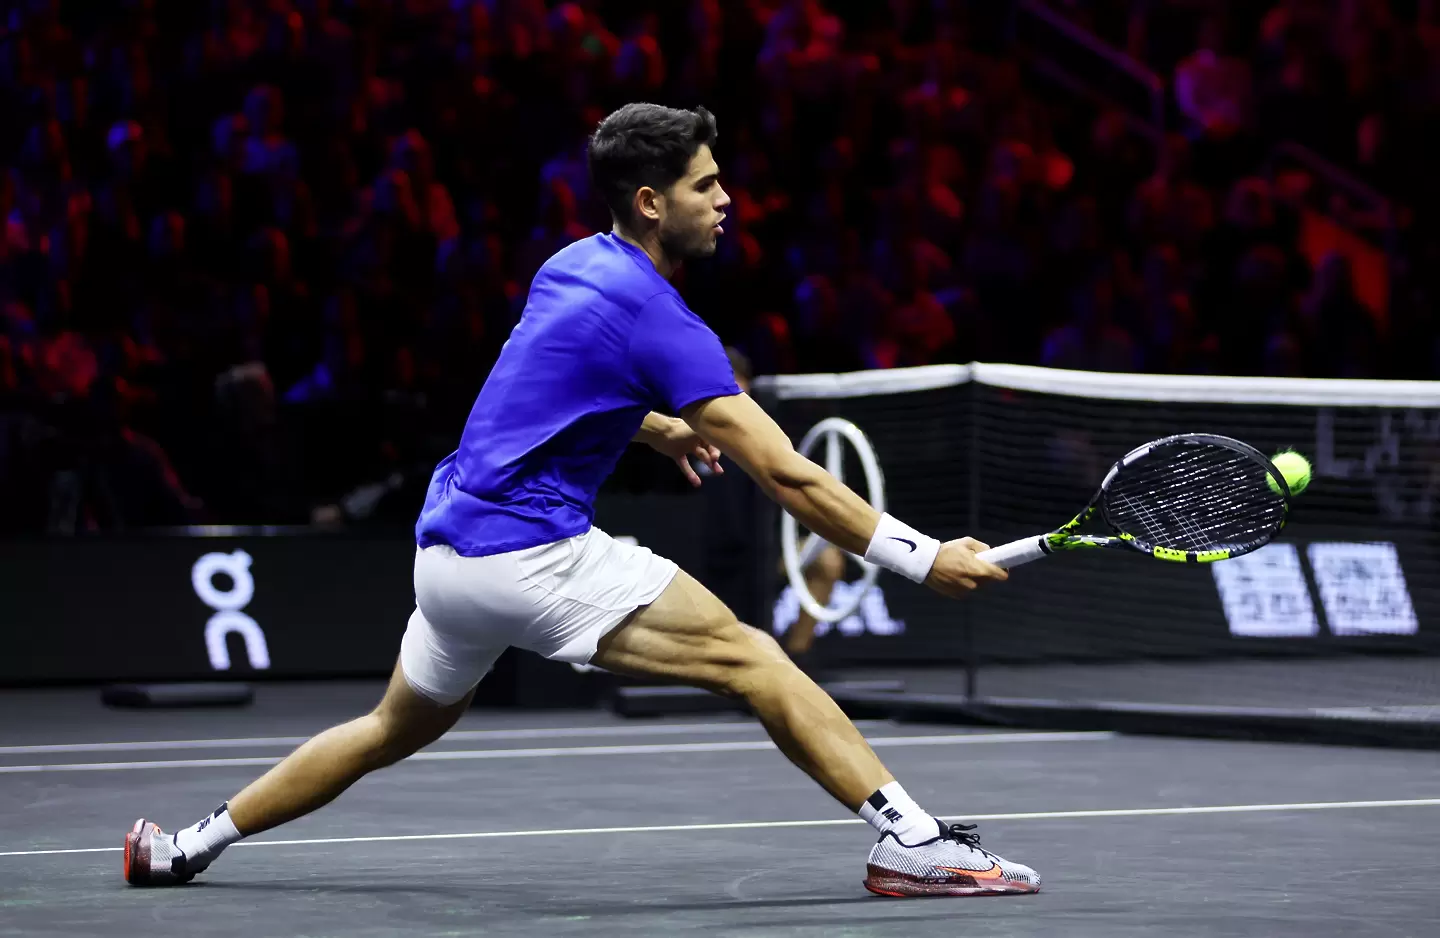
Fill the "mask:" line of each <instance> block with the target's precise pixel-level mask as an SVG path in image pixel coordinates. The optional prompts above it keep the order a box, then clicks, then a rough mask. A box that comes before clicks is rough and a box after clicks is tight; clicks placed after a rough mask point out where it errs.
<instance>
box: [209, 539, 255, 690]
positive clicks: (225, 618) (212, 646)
mask: <svg viewBox="0 0 1440 938" xmlns="http://www.w3.org/2000/svg"><path fill="white" fill-rule="evenodd" d="M217 573H223V574H225V575H226V576H228V577H229V578H230V589H228V590H221V589H220V588H219V587H217V586H216V585H215V575H216V574H217ZM190 584H191V585H192V586H193V587H195V595H196V596H198V597H200V601H201V602H202V603H204V604H205V605H207V606H209V607H210V608H211V609H213V610H215V614H214V615H212V616H211V617H210V621H209V622H206V623H205V650H206V652H207V653H208V654H209V655H210V667H212V668H214V669H215V670H216V671H228V670H230V649H229V647H228V646H227V645H226V644H225V639H226V638H227V637H228V636H229V635H230V634H231V633H234V634H237V635H239V636H240V637H241V638H242V639H243V640H244V642H245V656H246V657H247V658H249V659H250V667H252V668H254V669H256V670H257V671H263V670H265V669H266V668H269V667H270V648H269V646H268V645H267V644H266V643H265V631H264V630H263V629H262V628H260V624H259V623H258V622H256V621H255V620H254V619H252V618H251V617H250V616H249V615H248V614H246V613H245V612H244V611H243V610H244V609H245V607H246V606H248V605H249V604H250V600H252V599H254V598H255V577H253V576H252V575H251V574H250V555H249V554H247V553H245V551H243V550H237V551H235V552H234V553H232V554H222V553H211V554H206V555H204V556H203V557H201V558H200V559H199V560H197V561H195V566H193V567H191V568H190Z"/></svg>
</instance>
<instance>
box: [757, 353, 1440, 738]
mask: <svg viewBox="0 0 1440 938" xmlns="http://www.w3.org/2000/svg"><path fill="white" fill-rule="evenodd" d="M759 389H760V391H759V393H761V394H763V395H765V396H766V397H767V398H768V401H767V403H768V406H769V407H770V408H771V410H772V413H774V414H775V415H776V417H777V419H778V420H779V421H780V423H781V425H782V426H783V427H785V429H786V430H787V432H789V433H790V434H791V435H792V437H793V438H795V439H797V440H798V439H800V437H801V436H802V435H803V434H804V433H805V431H806V430H807V429H809V427H811V426H813V425H814V423H815V422H816V421H817V420H819V419H821V418H823V417H831V416H838V417H843V418H846V419H848V420H851V421H853V422H854V423H855V424H857V425H858V426H859V427H860V428H861V429H862V430H864V431H865V432H866V434H868V436H869V437H870V439H871V442H872V443H873V445H874V448H875V451H876V454H877V455H878V457H879V461H880V463H881V465H882V466H883V468H884V471H885V476H886V499H887V503H888V506H889V508H890V510H891V511H892V512H893V513H894V514H895V515H896V516H898V517H900V518H902V519H905V520H907V521H909V522H910V523H912V524H914V525H916V526H917V527H920V528H922V529H924V530H926V531H927V533H931V534H934V535H935V536H937V537H941V538H950V537H956V536H959V535H961V534H971V535H973V536H975V537H978V538H980V539H982V540H984V541H986V542H988V543H990V544H1000V543H1004V542H1006V541H1009V540H1012V539H1014V538H1017V537H1021V536H1024V535H1027V534H1036V533H1041V532H1044V531H1047V530H1050V529H1053V528H1054V527H1056V526H1057V525H1059V524H1060V523H1062V522H1064V521H1066V520H1068V519H1069V518H1070V517H1071V516H1073V515H1074V514H1075V512H1076V511H1078V510H1079V509H1080V508H1081V507H1082V506H1083V505H1084V504H1085V503H1086V501H1087V500H1088V499H1089V497H1090V496H1091V494H1092V493H1093V492H1094V490H1095V488H1096V487H1097V486H1098V485H1099V482H1100V480H1101V479H1102V478H1103V477H1104V475H1105V472H1106V470H1107V469H1108V468H1109V467H1110V465H1111V464H1112V463H1113V462H1114V461H1115V460H1117V459H1118V458H1119V457H1121V456H1122V455H1124V454H1125V453H1126V452H1128V451H1129V450H1130V449H1132V448H1134V447H1135V446H1138V445H1140V444H1141V443H1144V442H1146V441H1148V440H1151V439H1155V438H1157V437H1162V436H1168V435H1170V434H1173V433H1181V432H1208V433H1220V434H1224V435H1226V436H1232V437H1235V438H1237V439H1240V440H1243V441H1245V442H1247V443H1250V444H1251V445H1253V446H1255V447H1257V448H1258V449H1260V450H1261V451H1262V452H1266V453H1274V452H1276V451H1278V450H1280V449H1283V448H1291V447H1293V448H1295V449H1297V450H1299V451H1301V452H1302V453H1304V454H1305V455H1306V456H1308V457H1309V459H1310V460H1311V462H1312V464H1313V466H1314V470H1315V477H1314V480H1313V481H1312V483H1311V485H1310V487H1309V489H1308V490H1307V491H1306V492H1305V493H1304V494H1303V495H1301V496H1299V497H1297V498H1296V499H1295V503H1294V507H1293V511H1292V515H1291V523H1290V524H1289V525H1288V526H1287V528H1286V529H1285V531H1284V532H1283V533H1282V535H1281V536H1280V537H1279V538H1278V539H1277V540H1276V542H1275V543H1273V544H1271V545H1269V546H1267V547H1265V548H1263V549H1262V550H1260V551H1258V552H1256V553H1255V554H1252V555H1249V556H1247V557H1243V558H1238V559H1235V560H1229V561H1224V562H1221V563H1216V564H1208V565H1183V564H1171V563H1165V562H1160V561H1156V560H1154V559H1152V558H1148V557H1143V556H1140V555H1138V554H1136V555H1133V556H1131V555H1129V554H1116V553H1114V552H1094V553H1091V552H1077V553H1073V554H1066V555H1058V556H1056V557H1052V558H1050V559H1049V560H1047V561H1045V562H1042V563H1038V564H1033V565H1030V566H1028V567H1024V568H1020V569H1017V570H1015V571H1013V572H1012V574H1011V580H1010V582H1009V583H1007V584H1005V585H1003V586H997V587H993V588H990V589H987V590H983V591H981V592H979V593H977V594H976V595H975V596H974V597H973V598H972V599H971V600H968V601H965V602H962V603H953V602H949V601H946V600H943V599H941V598H939V597H938V596H935V595H933V594H930V593H928V591H925V590H923V589H922V588H920V587H916V586H913V585H912V584H909V583H907V582H905V581H904V580H902V579H900V578H898V577H894V576H890V575H885V576H882V577H881V579H880V581H879V583H878V584H877V585H878V587H879V588H880V589H881V590H882V591H883V592H884V595H885V600H886V607H887V608H888V610H889V613H890V617H891V619H892V620H894V622H895V623H898V624H900V625H903V627H892V628H889V629H886V630H881V631H882V632H883V634H875V633H872V632H861V633H860V634H850V635H837V636H836V637H834V638H829V639H825V640H823V646H822V647H823V648H824V652H825V654H824V657H825V658H826V659H827V660H829V661H832V662H835V663H844V664H874V663H875V662H878V661H886V662H926V663H930V664H943V665H949V666H952V667H958V668H962V669H964V668H970V669H976V668H978V684H976V685H974V686H977V687H978V690H979V693H981V694H983V695H985V696H987V697H997V696H998V697H1005V698H1025V699H1036V698H1046V699H1050V698H1066V699H1079V698H1084V699H1087V700H1109V701H1120V702H1130V703H1139V702H1145V703H1153V704H1157V705H1166V706H1175V707H1200V708H1211V709H1217V708H1222V707H1251V708H1270V709H1275V710H1281V709H1284V710H1305V711H1313V712H1320V711H1325V712H1332V713H1333V715H1335V716H1345V715H1347V714H1350V713H1352V712H1353V713H1361V712H1363V713H1370V714H1374V713H1376V712H1381V711H1383V713H1384V714H1385V715H1386V716H1388V717H1393V718H1395V719H1403V720H1422V721H1423V720H1427V719H1429V720H1435V721H1440V657H1437V655H1440V542H1437V528H1440V382H1402V381H1355V380H1306V379H1282V378H1227V377H1196V376H1164V375H1117V374H1096V373H1088V372H1074V371H1060V370H1053V369H1042V368H1033V367H1026V366H1014V365H991V364H983V363H975V364H971V365H950V366H933V367H929V368H920V369H898V370H893V371H884V372H863V373H857V374H852V375H798V376H782V377H777V378H771V379H766V380H764V381H762V382H761V383H760V384H759ZM846 478H847V479H852V480H853V479H858V478H860V475H859V473H858V472H854V473H852V472H847V475H846ZM855 575H856V578H858V570H857V571H855ZM855 631H856V630H854V629H852V630H851V632H852V633H854V632H855ZM842 638H843V639H844V640H843V641H842V640H840V639H842ZM949 673H950V672H944V671H941V672H937V673H936V674H934V675H932V676H931V677H930V678H929V683H928V684H924V683H923V682H922V686H924V687H926V688H927V689H932V690H936V691H947V690H948V691H956V690H958V685H957V684H956V683H955V682H954V681H952V679H951V677H949V676H947V674H949ZM970 677H971V678H975V677H976V674H975V672H974V671H973V670H972V671H971V673H970ZM1377 708H1379V709H1378V710H1377Z"/></svg>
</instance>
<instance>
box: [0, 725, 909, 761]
mask: <svg viewBox="0 0 1440 938" xmlns="http://www.w3.org/2000/svg"><path fill="white" fill-rule="evenodd" d="M855 725H856V726H858V727H861V728H865V727H881V726H891V725H893V724H892V723H891V722H890V721H888V720H856V721H855ZM752 730H753V731H757V732H763V730H764V727H762V726H761V725H760V724H759V723H758V722H756V721H753V720H751V721H745V722H742V721H738V720H737V721H735V722H733V723H665V724H660V725H651V724H645V725H642V726H536V727H530V728H521V729H509V730H456V731H454V732H450V733H446V734H445V735H444V736H442V737H440V740H439V741H440V742H474V741H479V740H485V739H569V738H572V737H585V736H683V735H685V734H686V733H696V734H703V735H709V734H711V733H741V732H746V731H752ZM312 735H313V734H312ZM310 738H311V737H310V736H254V737H250V738H238V739H172V740H163V739H161V740H147V741H143V742H133V743H48V744H45V745H36V746H0V756H26V755H38V754H40V753H46V752H146V751H150V750H157V749H158V750H164V749H266V748H270V747H272V746H298V745H300V744H301V743H303V742H305V741H307V740H309V739H310Z"/></svg>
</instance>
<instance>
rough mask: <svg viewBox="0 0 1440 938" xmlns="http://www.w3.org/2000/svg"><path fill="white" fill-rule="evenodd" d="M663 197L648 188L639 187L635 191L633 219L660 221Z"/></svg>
mask: <svg viewBox="0 0 1440 938" xmlns="http://www.w3.org/2000/svg"><path fill="white" fill-rule="evenodd" d="M664 198H665V197H664V196H663V195H661V194H660V193H658V192H656V191H655V190H654V189H652V188H650V187H649V186H641V187H640V188H639V189H637V190H635V217H636V218H645V219H648V220H650V221H659V220H660V203H661V202H662V201H663V200H664Z"/></svg>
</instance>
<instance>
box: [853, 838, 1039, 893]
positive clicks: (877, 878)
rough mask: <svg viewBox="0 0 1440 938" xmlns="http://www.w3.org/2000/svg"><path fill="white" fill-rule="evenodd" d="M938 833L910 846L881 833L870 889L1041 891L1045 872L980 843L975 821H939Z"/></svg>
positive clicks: (870, 869) (872, 854) (872, 852)
mask: <svg viewBox="0 0 1440 938" xmlns="http://www.w3.org/2000/svg"><path fill="white" fill-rule="evenodd" d="M936 824H937V825H938V826H939V828H940V832H939V834H938V835H937V836H935V837H932V838H931V839H930V840H923V841H921V842H920V843H916V844H905V843H901V842H900V838H898V837H896V836H895V834H894V833H886V834H883V835H881V837H880V842H879V843H877V844H876V845H875V846H874V847H873V848H872V849H871V850H870V865H869V867H868V871H867V872H868V875H867V876H866V877H865V888H866V889H868V890H870V891H871V892H874V893H879V894H880V895H882V896H1003V895H1013V894H1017V893H1027V892H1039V891H1040V874H1039V873H1037V872H1035V871H1034V870H1032V869H1030V867H1028V866H1021V865H1020V864H1019V863H1011V862H1010V861H1009V860H1004V859H1001V858H1000V857H997V856H996V855H995V854H993V853H991V852H989V851H988V850H985V849H983V848H982V847H981V846H980V838H979V837H978V836H977V835H976V834H974V833H973V831H974V830H975V825H974V824H951V825H949V826H948V827H947V826H946V825H945V824H944V823H942V822H939V821H937V822H936Z"/></svg>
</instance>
